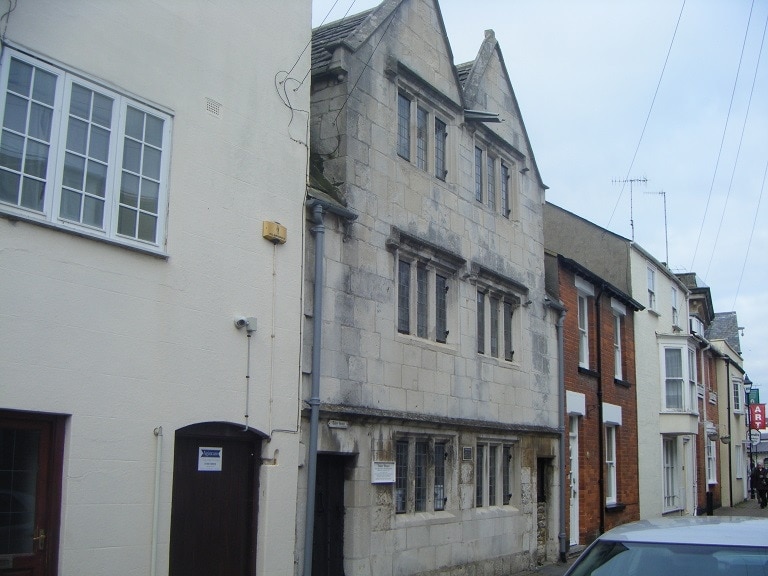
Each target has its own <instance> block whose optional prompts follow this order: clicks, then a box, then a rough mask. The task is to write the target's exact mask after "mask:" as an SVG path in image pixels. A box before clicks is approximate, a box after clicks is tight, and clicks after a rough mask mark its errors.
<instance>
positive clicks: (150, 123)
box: [144, 114, 163, 148]
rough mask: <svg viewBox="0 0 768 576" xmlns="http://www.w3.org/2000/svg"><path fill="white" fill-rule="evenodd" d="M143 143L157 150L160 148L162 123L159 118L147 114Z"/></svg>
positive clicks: (161, 144) (161, 143)
mask: <svg viewBox="0 0 768 576" xmlns="http://www.w3.org/2000/svg"><path fill="white" fill-rule="evenodd" d="M144 141H145V142H146V143H147V144H151V145H152V146H156V147H157V148H162V146H163V121H162V120H161V119H160V118H157V117H155V116H152V115H150V114H147V127H146V131H145V134H144Z"/></svg>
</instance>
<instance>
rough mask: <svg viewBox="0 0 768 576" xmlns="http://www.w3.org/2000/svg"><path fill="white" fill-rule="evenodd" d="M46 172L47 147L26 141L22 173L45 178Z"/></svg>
mask: <svg viewBox="0 0 768 576" xmlns="http://www.w3.org/2000/svg"><path fill="white" fill-rule="evenodd" d="M47 171H48V145H47V144H41V143H40V142H36V141H34V140H28V141H27V156H26V158H25V159H24V173H25V174H29V175H30V176H37V177H38V178H45V173H46V172H47Z"/></svg>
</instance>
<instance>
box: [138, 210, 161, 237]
mask: <svg viewBox="0 0 768 576" xmlns="http://www.w3.org/2000/svg"><path fill="white" fill-rule="evenodd" d="M156 236H157V218H156V217H155V216H152V215H151V214H146V213H144V212H140V213H139V233H138V237H139V240H146V241H147V242H154V241H155V238H156Z"/></svg>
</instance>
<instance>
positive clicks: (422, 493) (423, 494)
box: [414, 442, 427, 512]
mask: <svg viewBox="0 0 768 576" xmlns="http://www.w3.org/2000/svg"><path fill="white" fill-rule="evenodd" d="M415 448H416V454H415V462H414V509H415V510H416V512H424V511H425V510H426V509H427V443H426V442H416V446H415Z"/></svg>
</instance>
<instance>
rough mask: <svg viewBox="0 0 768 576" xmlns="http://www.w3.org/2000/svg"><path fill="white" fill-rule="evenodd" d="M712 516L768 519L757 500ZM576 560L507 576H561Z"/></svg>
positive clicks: (570, 559)
mask: <svg viewBox="0 0 768 576" xmlns="http://www.w3.org/2000/svg"><path fill="white" fill-rule="evenodd" d="M714 516H754V517H756V518H768V508H760V504H758V502H757V499H754V500H745V501H744V502H739V503H738V504H736V505H735V506H733V507H730V506H721V507H720V508H716V509H715V510H714ZM576 558H578V555H570V556H569V557H568V561H567V562H565V563H564V564H563V563H559V562H558V563H555V564H544V565H543V566H539V567H537V568H534V569H533V570H524V571H523V572H515V573H514V574H510V575H509V576H562V575H563V574H565V571H566V570H568V568H570V566H571V564H573V563H574V562H575V561H576Z"/></svg>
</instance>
